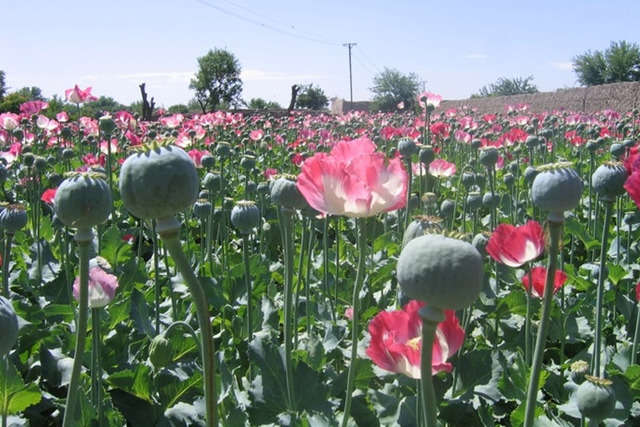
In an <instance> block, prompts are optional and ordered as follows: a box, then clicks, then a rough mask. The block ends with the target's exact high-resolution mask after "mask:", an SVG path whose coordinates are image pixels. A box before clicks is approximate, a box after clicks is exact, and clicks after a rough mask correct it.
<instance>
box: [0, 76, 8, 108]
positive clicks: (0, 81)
mask: <svg viewBox="0 0 640 427" xmlns="http://www.w3.org/2000/svg"><path fill="white" fill-rule="evenodd" d="M7 89H8V88H7V83H6V82H5V77H4V71H2V70H0V102H2V100H3V99H4V95H5V94H6V93H7Z"/></svg>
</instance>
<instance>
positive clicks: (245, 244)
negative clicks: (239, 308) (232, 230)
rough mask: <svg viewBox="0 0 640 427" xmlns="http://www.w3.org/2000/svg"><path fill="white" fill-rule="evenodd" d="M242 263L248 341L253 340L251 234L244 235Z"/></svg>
mask: <svg viewBox="0 0 640 427" xmlns="http://www.w3.org/2000/svg"><path fill="white" fill-rule="evenodd" d="M242 262H243V263H244V284H245V287H246V290H247V339H248V340H249V341H251V340H252V339H253V316H252V315H251V313H252V312H253V291H252V290H251V272H250V269H249V233H244V234H243V235H242Z"/></svg>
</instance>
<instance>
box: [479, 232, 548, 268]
mask: <svg viewBox="0 0 640 427" xmlns="http://www.w3.org/2000/svg"><path fill="white" fill-rule="evenodd" d="M544 242H545V239H544V230H543V229H542V226H541V225H540V224H539V223H538V222H537V221H528V222H527V223H526V224H525V225H522V226H520V227H515V226H513V225H511V224H500V225H498V226H497V227H496V229H495V230H494V231H493V233H492V234H491V237H490V238H489V243H488V244H487V253H488V254H489V255H491V258H493V259H495V260H496V261H498V262H501V263H502V264H505V265H508V266H509V267H520V266H521V265H522V264H524V263H525V262H528V261H532V260H534V259H536V258H538V257H539V256H540V255H541V254H542V252H544Z"/></svg>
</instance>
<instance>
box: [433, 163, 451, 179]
mask: <svg viewBox="0 0 640 427" xmlns="http://www.w3.org/2000/svg"><path fill="white" fill-rule="evenodd" d="M429 173H430V174H431V175H432V176H434V177H436V178H449V177H450V176H453V175H454V174H455V173H456V165H455V163H449V162H447V161H446V160H443V159H435V160H433V161H432V162H431V163H429Z"/></svg>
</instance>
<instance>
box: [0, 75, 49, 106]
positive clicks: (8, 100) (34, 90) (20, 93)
mask: <svg viewBox="0 0 640 427" xmlns="http://www.w3.org/2000/svg"><path fill="white" fill-rule="evenodd" d="M2 84H3V82H2V81H0V113H5V112H10V113H16V114H18V113H20V104H23V103H25V102H28V101H35V100H41V101H44V97H43V96H42V90H40V88H39V87H36V86H32V87H23V88H21V89H18V90H17V91H15V92H11V93H9V94H7V95H5V96H4V97H3V96H2V93H3V92H2V91H3V90H4V91H6V87H5V88H4V89H3V88H2V87H1V86H2Z"/></svg>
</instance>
